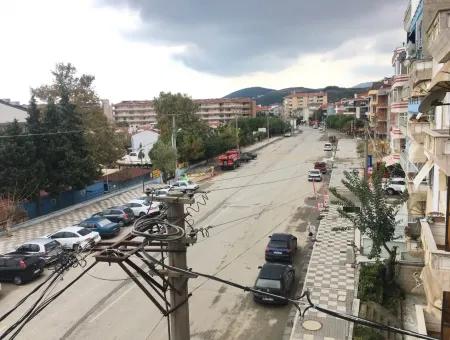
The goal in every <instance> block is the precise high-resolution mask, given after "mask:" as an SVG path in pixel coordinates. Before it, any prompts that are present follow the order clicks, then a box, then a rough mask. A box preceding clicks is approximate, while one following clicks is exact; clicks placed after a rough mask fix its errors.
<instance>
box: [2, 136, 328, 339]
mask: <svg viewBox="0 0 450 340" xmlns="http://www.w3.org/2000/svg"><path fill="white" fill-rule="evenodd" d="M320 137H321V135H320V133H319V132H318V131H317V130H313V129H310V128H304V133H302V134H299V135H294V136H293V137H290V138H284V139H283V140H280V141H278V142H276V143H274V144H272V145H270V146H268V147H266V148H265V149H263V150H262V151H261V152H260V153H259V155H258V158H257V160H255V161H252V162H250V163H248V164H245V165H243V166H242V167H241V168H238V169H237V170H234V171H230V172H226V173H224V174H222V175H220V176H217V177H215V178H213V179H212V180H210V181H209V182H206V183H204V184H203V185H202V189H205V190H208V191H210V193H209V194H208V197H209V200H208V202H207V205H206V206H203V207H201V210H200V212H199V213H198V214H194V219H195V224H196V226H197V227H206V226H209V225H217V227H216V228H214V229H211V230H210V235H209V237H206V238H203V237H202V236H199V240H198V242H197V243H196V244H195V245H194V246H192V247H190V248H189V249H188V254H187V256H188V265H189V267H192V268H193V270H195V271H199V272H203V273H208V274H214V275H216V276H219V277H221V278H224V279H228V280H231V281H235V282H238V283H240V284H243V285H248V286H252V285H253V283H254V280H255V278H256V276H257V273H258V266H259V265H262V264H263V263H264V249H265V247H266V245H267V242H268V236H269V235H270V234H272V233H274V232H283V231H288V232H291V233H293V234H295V235H296V236H297V237H298V240H299V246H300V251H299V252H298V253H297V259H296V262H295V266H296V268H297V279H298V280H297V281H298V282H300V283H301V281H302V278H303V276H304V273H303V272H302V271H301V268H304V267H305V266H304V259H306V258H307V256H306V254H307V253H308V252H309V251H310V244H309V243H308V240H307V237H306V231H305V230H306V225H307V223H308V220H312V221H314V220H315V217H316V216H317V211H316V210H315V208H314V203H315V200H314V188H313V185H312V184H311V183H310V182H308V181H307V171H308V170H309V169H311V168H312V165H313V162H314V161H316V160H318V159H321V158H323V157H324V156H326V155H325V154H324V152H323V151H322V146H323V141H320ZM321 186H322V184H316V188H315V189H316V190H320V189H321V188H320V187H321ZM322 190H323V189H322ZM235 220H236V221H235ZM233 221H234V222H233ZM80 270H81V269H79V268H75V269H71V270H70V271H69V272H67V273H66V275H65V276H64V279H63V280H62V281H60V282H58V283H57V285H56V287H55V288H54V289H53V292H55V291H57V290H58V289H60V288H61V287H63V286H64V285H65V284H67V283H68V282H70V280H71V279H72V278H74V277H75V276H76V275H77V274H78V273H79V272H80ZM42 279H43V278H42ZM42 279H40V280H37V281H35V282H33V283H30V284H27V285H24V286H22V287H18V288H12V287H11V285H3V288H4V289H3V290H2V292H0V296H1V300H0V301H1V303H0V314H3V313H4V312H5V311H6V310H7V309H9V308H10V307H11V306H13V305H14V304H15V303H16V302H17V301H18V300H19V299H20V298H21V297H22V296H24V295H25V294H26V293H27V292H28V291H31V290H32V289H33V288H34V287H35V286H36V285H37V284H38V283H39V282H40V281H42ZM189 290H190V292H191V293H192V297H191V298H190V300H189V306H190V324H191V339H214V340H219V339H220V340H222V339H223V340H225V339H245V340H249V339H255V340H256V339H267V340H269V339H270V340H273V339H281V336H282V334H283V332H284V328H285V325H286V321H287V318H288V314H289V309H290V307H289V306H281V307H273V306H262V305H258V304H255V303H254V302H253V299H252V297H251V295H250V294H249V293H246V292H243V291H240V290H237V289H235V288H232V287H229V286H225V285H223V284H220V283H217V282H214V281H211V280H206V279H203V278H197V279H191V280H190V281H189ZM31 302H32V301H30V302H29V303H27V304H25V305H24V306H23V307H21V308H19V309H18V310H17V311H16V312H15V313H14V314H12V315H11V316H10V318H8V319H7V320H8V321H3V322H2V324H1V325H0V331H1V332H2V331H4V330H5V329H6V328H7V327H8V326H9V325H10V324H11V322H13V320H15V319H17V318H18V317H19V316H20V314H21V313H23V312H24V311H25V310H26V308H27V307H29V306H30V303H31ZM17 339H33V340H40V339H45V340H51V339H86V340H88V339H152V340H153V339H154V340H159V339H168V335H167V322H166V319H165V318H164V317H162V316H161V314H160V313H159V311H158V310H157V308H156V307H155V306H154V305H152V303H151V301H150V300H148V298H147V297H146V296H145V295H144V294H143V293H142V292H141V291H140V289H139V288H138V287H137V286H136V285H135V284H134V283H133V281H131V280H129V279H127V278H126V274H125V273H124V272H122V271H121V270H120V268H119V267H118V266H117V265H111V266H109V265H108V264H104V263H100V264H98V265H96V266H95V267H94V268H93V269H92V270H91V271H90V272H89V275H87V276H85V277H83V278H82V279H81V280H80V281H78V282H77V283H76V284H74V285H73V286H72V287H70V288H69V289H68V290H67V291H66V292H65V293H64V294H63V295H61V296H60V297H59V298H58V299H57V300H56V301H55V302H54V303H52V304H51V305H49V307H48V308H47V309H45V310H44V311H43V312H42V313H41V314H40V315H38V316H37V317H36V318H35V319H33V320H32V321H31V322H30V323H29V324H28V325H27V326H26V327H25V328H24V329H23V331H22V332H21V334H20V335H19V336H18V337H17Z"/></svg>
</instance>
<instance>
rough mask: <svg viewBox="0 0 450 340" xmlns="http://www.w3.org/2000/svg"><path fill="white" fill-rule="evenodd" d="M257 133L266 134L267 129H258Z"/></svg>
mask: <svg viewBox="0 0 450 340" xmlns="http://www.w3.org/2000/svg"><path fill="white" fill-rule="evenodd" d="M258 132H264V133H265V132H267V129H266V128H259V129H258Z"/></svg>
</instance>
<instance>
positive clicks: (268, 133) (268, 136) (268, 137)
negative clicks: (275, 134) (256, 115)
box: [266, 115, 270, 139]
mask: <svg viewBox="0 0 450 340" xmlns="http://www.w3.org/2000/svg"><path fill="white" fill-rule="evenodd" d="M266 117H267V139H270V132H269V115H267V116H266Z"/></svg>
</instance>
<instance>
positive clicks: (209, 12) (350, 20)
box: [98, 0, 406, 75]
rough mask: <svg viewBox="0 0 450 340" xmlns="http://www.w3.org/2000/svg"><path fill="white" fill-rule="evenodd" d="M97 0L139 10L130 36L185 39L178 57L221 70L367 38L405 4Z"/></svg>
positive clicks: (283, 62)
mask: <svg viewBox="0 0 450 340" xmlns="http://www.w3.org/2000/svg"><path fill="white" fill-rule="evenodd" d="M98 1H99V3H100V4H101V5H103V6H113V7H118V8H123V7H127V8H131V9H133V10H136V11H138V12H139V15H140V17H141V19H142V23H143V24H142V26H141V27H140V28H139V29H138V30H137V31H135V32H133V33H132V34H130V36H129V38H130V39H136V40H139V41H147V42H151V43H160V44H164V45H186V46H188V48H187V49H186V50H185V51H183V52H182V53H180V54H178V55H177V58H178V59H179V60H181V61H182V62H184V63H185V64H186V65H187V66H189V67H191V68H193V69H196V70H199V71H204V72H209V73H213V74H220V75H238V74H241V73H247V72H254V71H274V70H279V69H282V68H283V67H286V66H288V65H289V64H290V63H292V62H293V61H294V60H295V59H296V58H298V57H299V56H301V55H304V54H307V53H317V52H327V51H331V50H333V49H334V48H336V47H338V46H340V45H342V44H343V43H344V42H345V41H347V40H349V39H353V38H361V37H367V39H371V36H372V35H374V34H377V33H380V32H385V31H389V30H393V29H396V28H399V27H401V24H402V14H403V11H404V8H405V6H406V4H405V2H404V1H403V0H376V1H374V0H315V1H309V0H278V1H276V0H227V1H219V0H189V1H186V0H170V1H167V0H98ZM393 43H394V44H395V42H393ZM385 45H387V44H376V43H375V44H374V49H376V48H381V49H382V50H385V49H386V46H385ZM390 50H392V47H390ZM377 52H379V51H377Z"/></svg>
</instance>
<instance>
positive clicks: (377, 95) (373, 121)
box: [368, 78, 392, 139]
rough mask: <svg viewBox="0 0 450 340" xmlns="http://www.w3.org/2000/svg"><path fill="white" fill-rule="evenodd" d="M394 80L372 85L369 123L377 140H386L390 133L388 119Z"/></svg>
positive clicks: (384, 80)
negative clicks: (390, 94)
mask: <svg viewBox="0 0 450 340" xmlns="http://www.w3.org/2000/svg"><path fill="white" fill-rule="evenodd" d="M391 85H392V79H391V78H385V79H383V80H382V81H379V82H375V83H373V84H372V87H371V89H370V90H369V93H368V97H369V101H370V102H369V112H368V116H369V121H370V126H371V129H372V131H373V132H374V135H375V136H376V138H380V139H385V138H386V136H387V133H388V129H387V118H388V107H389V93H390V90H391Z"/></svg>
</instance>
